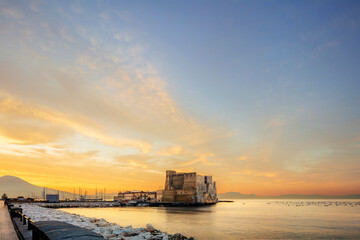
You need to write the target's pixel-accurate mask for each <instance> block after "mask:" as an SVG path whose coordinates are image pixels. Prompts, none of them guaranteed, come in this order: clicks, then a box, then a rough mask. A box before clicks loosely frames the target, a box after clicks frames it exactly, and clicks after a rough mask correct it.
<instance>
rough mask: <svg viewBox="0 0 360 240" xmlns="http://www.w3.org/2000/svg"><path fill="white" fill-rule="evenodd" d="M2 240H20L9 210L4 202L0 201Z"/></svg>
mask: <svg viewBox="0 0 360 240" xmlns="http://www.w3.org/2000/svg"><path fill="white" fill-rule="evenodd" d="M0 239H1V240H18V237H17V235H16V232H15V229H14V225H13V223H12V221H11V219H10V214H9V212H8V209H7V207H6V206H5V205H4V201H0Z"/></svg>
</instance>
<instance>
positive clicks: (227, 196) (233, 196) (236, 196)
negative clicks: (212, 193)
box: [218, 192, 257, 199]
mask: <svg viewBox="0 0 360 240" xmlns="http://www.w3.org/2000/svg"><path fill="white" fill-rule="evenodd" d="M218 198H219V199H254V198H257V196H256V195H255V194H242V193H239V192H227V193H220V194H218Z"/></svg>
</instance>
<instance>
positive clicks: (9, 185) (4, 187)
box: [0, 175, 116, 199]
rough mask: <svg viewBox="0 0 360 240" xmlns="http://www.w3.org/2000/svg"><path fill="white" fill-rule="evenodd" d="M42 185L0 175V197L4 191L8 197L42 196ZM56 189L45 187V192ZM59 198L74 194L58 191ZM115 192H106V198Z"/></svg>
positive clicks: (55, 191) (51, 192)
mask: <svg viewBox="0 0 360 240" xmlns="http://www.w3.org/2000/svg"><path fill="white" fill-rule="evenodd" d="M43 191H44V188H43V187H39V186H36V185H33V184H31V183H29V182H27V181H25V180H23V179H21V178H18V177H15V176H9V175H6V176H2V177H0V197H1V196H2V195H3V193H6V194H7V195H8V197H13V198H14V197H18V196H24V197H25V198H27V197H37V198H42V196H43ZM57 191H58V190H56V189H52V188H46V193H48V194H54V193H57ZM59 195H60V199H65V198H70V199H73V198H74V194H73V193H70V192H64V191H59ZM115 195H116V194H115V193H108V194H106V196H107V199H113V196H115Z"/></svg>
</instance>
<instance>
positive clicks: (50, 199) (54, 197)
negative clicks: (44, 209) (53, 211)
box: [46, 194, 60, 202]
mask: <svg viewBox="0 0 360 240" xmlns="http://www.w3.org/2000/svg"><path fill="white" fill-rule="evenodd" d="M46 201H47V202H60V198H59V194H46Z"/></svg>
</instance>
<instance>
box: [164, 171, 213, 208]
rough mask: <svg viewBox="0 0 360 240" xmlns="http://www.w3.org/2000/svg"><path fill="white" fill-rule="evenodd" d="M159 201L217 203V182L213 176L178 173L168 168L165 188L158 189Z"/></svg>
mask: <svg viewBox="0 0 360 240" xmlns="http://www.w3.org/2000/svg"><path fill="white" fill-rule="evenodd" d="M157 195H158V197H157V201H158V202H189V203H204V204H206V203H216V202H217V201H218V199H217V193H216V182H213V181H212V176H202V175H199V174H197V173H196V172H190V173H177V172H176V171H172V170H167V171H166V179H165V189H164V190H159V191H157Z"/></svg>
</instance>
